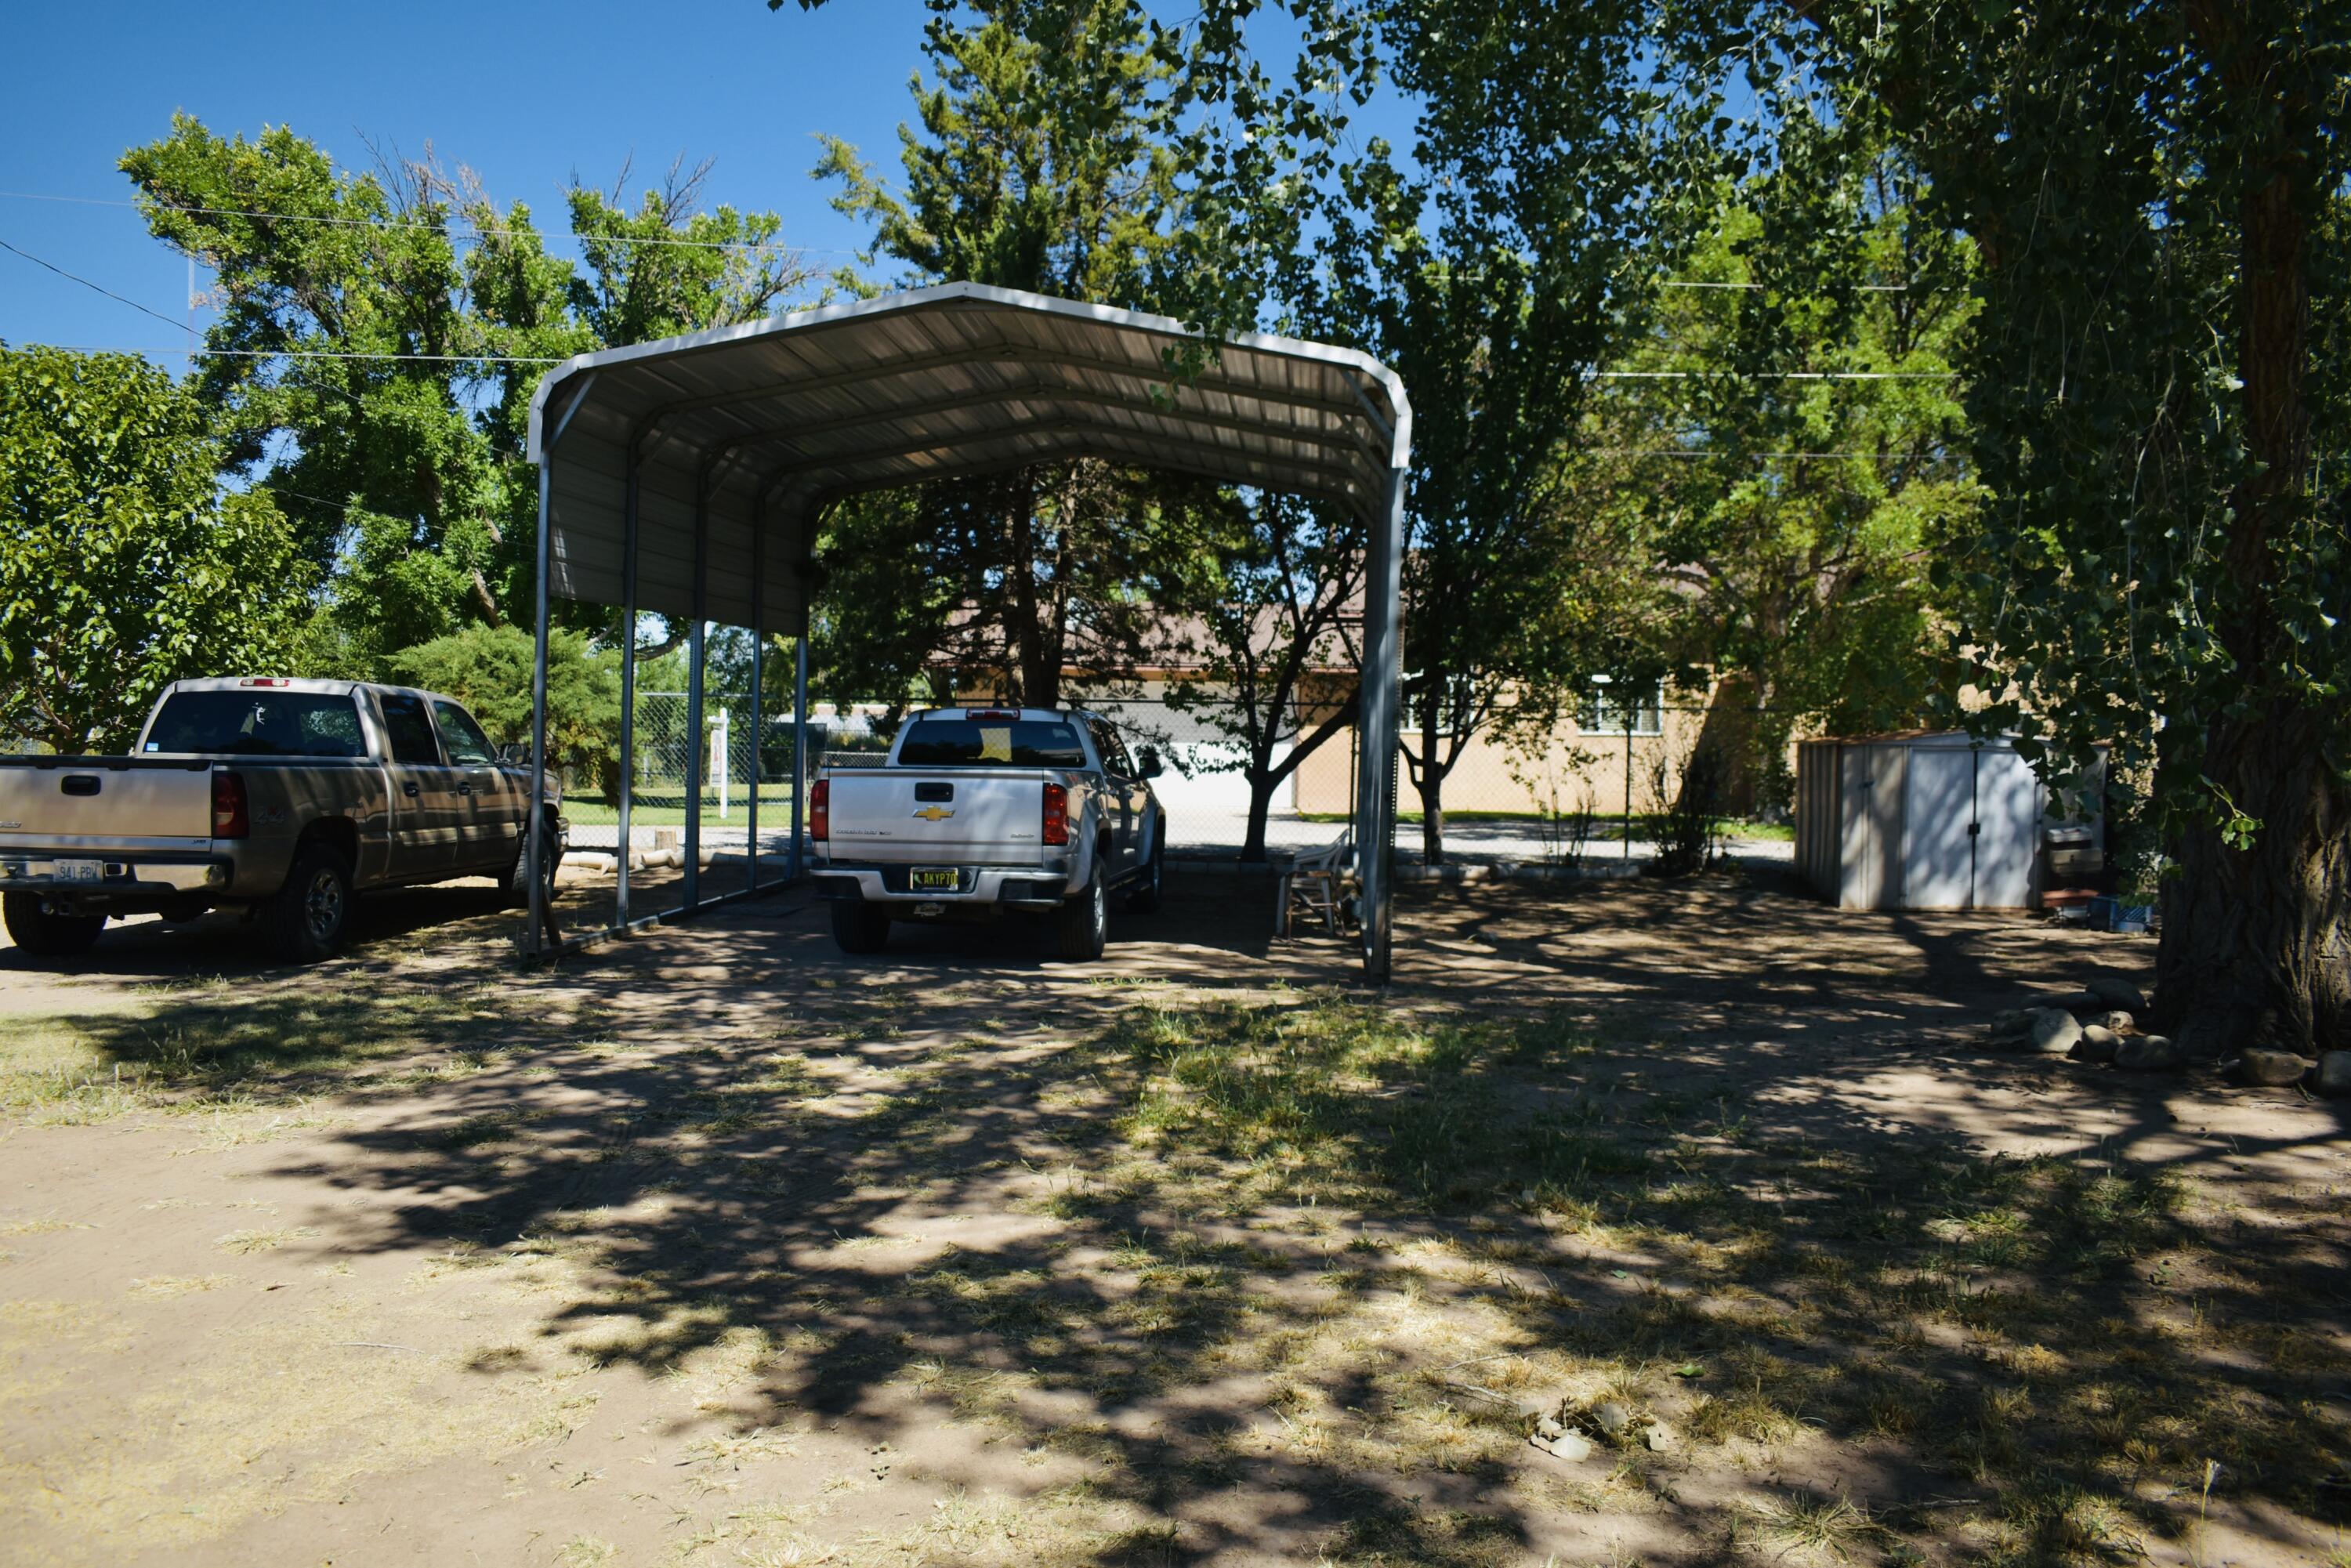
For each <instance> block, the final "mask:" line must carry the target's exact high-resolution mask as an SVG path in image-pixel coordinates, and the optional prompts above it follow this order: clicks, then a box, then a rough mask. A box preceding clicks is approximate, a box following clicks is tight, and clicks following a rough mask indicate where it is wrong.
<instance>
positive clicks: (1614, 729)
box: [1575, 682, 1666, 735]
mask: <svg viewBox="0 0 2351 1568" xmlns="http://www.w3.org/2000/svg"><path fill="white" fill-rule="evenodd" d="M1627 709H1629V710H1630V712H1629V714H1628V712H1627ZM1627 717H1629V718H1630V719H1631V720H1632V722H1631V723H1630V724H1629V725H1628V724H1626V723H1625V720H1626V718H1627ZM1575 727H1577V728H1578V729H1580V730H1582V731H1583V733H1584V734H1586V735H1623V734H1624V733H1625V731H1626V730H1628V729H1629V730H1630V731H1631V732H1632V733H1633V734H1635V735H1663V734H1664V733H1665V732H1666V701H1665V686H1664V684H1663V683H1662V682H1661V683H1659V684H1657V685H1651V686H1649V687H1647V688H1646V689H1643V688H1641V687H1637V686H1635V687H1630V688H1627V689H1625V690H1624V691H1621V692H1620V691H1616V690H1612V689H1610V688H1607V687H1603V688H1601V689H1600V690H1598V691H1596V692H1594V693H1593V694H1592V695H1590V696H1588V697H1586V698H1585V699H1584V700H1583V711H1581V712H1580V713H1578V714H1577V715H1576V716H1575Z"/></svg>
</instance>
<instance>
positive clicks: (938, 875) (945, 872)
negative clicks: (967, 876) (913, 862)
mask: <svg viewBox="0 0 2351 1568" xmlns="http://www.w3.org/2000/svg"><path fill="white" fill-rule="evenodd" d="M906 885H907V887H908V888H909V889H911V890H912V891H914V892H915V893H953V892H954V891H955V890H956V888H958V887H961V886H962V885H963V875H962V873H959V872H957V871H956V869H955V868H954V867H953V866H927V865H918V866H916V867H915V868H914V870H913V871H912V872H909V873H907V876H906Z"/></svg>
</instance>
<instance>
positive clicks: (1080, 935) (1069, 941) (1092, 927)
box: [1053, 859, 1110, 964]
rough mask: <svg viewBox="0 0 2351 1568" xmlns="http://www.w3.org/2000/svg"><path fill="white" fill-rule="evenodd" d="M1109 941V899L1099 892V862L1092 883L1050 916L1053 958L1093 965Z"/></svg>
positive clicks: (1100, 871) (1100, 879)
mask: <svg viewBox="0 0 2351 1568" xmlns="http://www.w3.org/2000/svg"><path fill="white" fill-rule="evenodd" d="M1109 937H1110V895H1109V894H1107V893H1106V892H1104V891H1103V888H1102V862H1101V861H1100V860H1099V859H1097V860H1096V861H1095V862H1094V875H1093V880H1092V882H1090V883H1087V884H1086V890H1085V891H1084V892H1083V893H1081V894H1078V896H1077V897H1075V898H1072V899H1070V900H1068V901H1067V902H1066V903H1064V904H1062V905H1061V908H1060V909H1058V910H1056V911H1054V913H1053V956H1055V957H1056V958H1060V959H1062V960H1064V961H1066V962H1069V963H1072V964H1087V963H1092V961H1093V960H1094V959H1096V958H1099V957H1101V956H1102V946H1103V944H1104V943H1105V942H1107V941H1108V940H1109Z"/></svg>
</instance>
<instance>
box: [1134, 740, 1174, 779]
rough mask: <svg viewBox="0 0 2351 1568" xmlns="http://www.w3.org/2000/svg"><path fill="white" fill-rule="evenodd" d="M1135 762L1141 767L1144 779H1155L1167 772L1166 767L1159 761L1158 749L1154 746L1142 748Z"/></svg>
mask: <svg viewBox="0 0 2351 1568" xmlns="http://www.w3.org/2000/svg"><path fill="white" fill-rule="evenodd" d="M1135 760H1136V761H1137V762H1138V763H1139V764H1140V765H1141V768H1140V770H1141V772H1142V774H1143V777H1144V778H1145V779H1156V778H1158V777H1159V776H1160V775H1161V774H1162V773H1165V772H1166V771H1167V765H1166V764H1165V763H1164V762H1162V761H1160V760H1159V748H1158V747H1155V746H1146V747H1144V748H1143V750H1142V753H1141V755H1139V756H1138V757H1137V758H1135Z"/></svg>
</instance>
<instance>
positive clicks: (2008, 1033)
mask: <svg viewBox="0 0 2351 1568" xmlns="http://www.w3.org/2000/svg"><path fill="white" fill-rule="evenodd" d="M2038 1010H2039V1009H2035V1008H2010V1009H2007V1010H2006V1011H2004V1012H1996V1013H1994V1014H1992V1015H1991V1037H1992V1039H1994V1040H2022V1039H2023V1038H2024V1037H2025V1036H2026V1035H2027V1034H2029V1033H2031V1032H2032V1015H2033V1014H2034V1013H2035V1012H2036V1011H2038Z"/></svg>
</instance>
